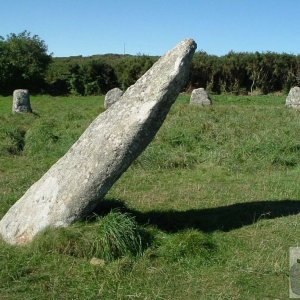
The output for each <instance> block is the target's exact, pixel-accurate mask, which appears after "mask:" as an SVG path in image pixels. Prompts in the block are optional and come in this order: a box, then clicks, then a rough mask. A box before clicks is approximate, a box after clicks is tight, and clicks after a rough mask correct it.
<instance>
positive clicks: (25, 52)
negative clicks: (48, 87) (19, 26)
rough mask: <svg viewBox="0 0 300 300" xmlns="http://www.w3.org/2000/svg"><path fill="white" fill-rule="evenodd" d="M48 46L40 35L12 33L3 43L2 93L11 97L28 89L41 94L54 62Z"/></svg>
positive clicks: (0, 55) (0, 65)
mask: <svg viewBox="0 0 300 300" xmlns="http://www.w3.org/2000/svg"><path fill="white" fill-rule="evenodd" d="M47 50H48V49H47V46H46V44H45V42H44V41H43V40H41V39H40V38H39V36H37V35H33V36H32V35H31V33H30V32H28V31H23V32H21V33H19V34H15V33H11V34H9V35H8V36H7V37H6V39H4V38H3V37H1V39H0V69H1V73H0V93H1V94H11V93H12V91H13V90H14V89H17V88H27V89H29V90H30V91H31V92H41V91H42V89H43V87H44V76H45V72H46V69H47V67H48V65H49V63H50V62H51V60H52V58H51V55H49V54H47Z"/></svg>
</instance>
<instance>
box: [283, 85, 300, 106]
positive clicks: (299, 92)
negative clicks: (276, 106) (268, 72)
mask: <svg viewBox="0 0 300 300" xmlns="http://www.w3.org/2000/svg"><path fill="white" fill-rule="evenodd" d="M285 105H286V106H287V107H291V108H296V109H300V87H298V86H295V87H293V88H291V90H290V92H289V94H288V96H287V98H286V101H285Z"/></svg>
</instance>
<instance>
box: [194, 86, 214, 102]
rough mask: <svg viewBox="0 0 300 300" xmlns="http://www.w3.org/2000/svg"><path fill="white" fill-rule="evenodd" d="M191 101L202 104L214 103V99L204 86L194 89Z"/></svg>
mask: <svg viewBox="0 0 300 300" xmlns="http://www.w3.org/2000/svg"><path fill="white" fill-rule="evenodd" d="M190 103H191V104H195V105H202V106H206V105H212V101H211V99H210V97H209V95H208V93H207V92H206V91H205V89H204V88H199V89H195V90H193V91H192V95H191V100H190Z"/></svg>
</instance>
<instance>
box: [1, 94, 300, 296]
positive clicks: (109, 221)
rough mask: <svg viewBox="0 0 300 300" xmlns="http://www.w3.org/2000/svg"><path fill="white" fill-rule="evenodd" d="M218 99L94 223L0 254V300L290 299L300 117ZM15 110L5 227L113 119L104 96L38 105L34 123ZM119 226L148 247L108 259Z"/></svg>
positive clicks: (139, 169) (176, 126)
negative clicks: (40, 183)
mask: <svg viewBox="0 0 300 300" xmlns="http://www.w3.org/2000/svg"><path fill="white" fill-rule="evenodd" d="M213 100H214V105H213V106H212V107H210V108H209V107H204V108H203V107H195V106H190V105H189V104H188V102H189V97H188V95H181V96H179V97H178V99H177V101H176V103H175V105H174V106H173V107H172V110H171V112H170V114H169V115H168V117H167V120H166V122H165V123H164V124H163V126H162V128H161V129H160V131H159V133H158V134H157V136H156V138H155V139H154V141H153V142H152V143H151V144H150V145H149V147H148V148H147V149H146V150H145V152H144V153H143V154H142V155H141V156H140V157H139V158H138V159H137V160H136V161H135V162H134V163H133V164H132V166H131V167H130V168H129V169H128V171H127V172H126V173H125V174H123V176H122V177H121V178H120V180H119V181H118V182H117V183H116V184H115V185H114V187H113V188H112V189H111V191H110V192H109V193H108V195H107V196H106V198H105V199H104V200H103V201H102V202H100V203H99V207H98V208H97V209H96V210H95V212H94V214H93V215H91V217H90V218H88V219H87V220H83V221H82V222H78V223H76V224H74V225H72V226H71V227H70V228H68V229H65V230H62V229H56V230H49V231H47V232H46V233H44V234H42V235H41V236H39V237H38V238H37V239H36V241H35V242H34V243H32V244H31V245H29V246H26V247H13V246H8V245H6V244H5V243H4V242H0V299H1V300H2V299H287V298H288V292H289V289H288V275H289V266H288V250H289V247H292V246H297V245H298V244H299V241H300V238H299V237H300V226H299V217H298V213H299V212H300V200H299V199H300V189H299V184H298V181H299V177H300V139H299V137H300V136H299V132H300V112H298V111H293V110H290V109H286V108H285V107H284V102H285V97H283V96H281V97H280V96H273V95H268V96H251V97H250V96H230V95H229V96H228V95H221V96H214V97H213ZM11 102H12V99H11V98H10V97H5V98H4V97H0V203H1V205H0V218H1V217H2V216H3V215H4V214H5V213H6V211H7V210H8V209H9V207H10V206H11V205H12V204H13V203H14V202H15V201H16V200H18V199H19V198H20V197H21V196H22V195H23V193H24V192H25V191H26V190H27V189H28V188H29V187H30V185H31V184H32V183H33V182H35V181H36V180H37V179H39V178H40V177H41V175H42V174H44V173H45V172H46V171H47V169H48V168H49V167H50V166H51V165H52V164H53V163H54V162H55V161H56V160H57V159H58V158H59V157H61V156H62V155H63V154H64V153H65V152H66V151H67V150H68V149H69V147H70V146H71V145H72V144H73V143H74V142H75V141H76V139H77V138H78V137H79V136H80V134H81V133H82V132H83V131H84V129H85V128H86V127H87V126H88V125H89V124H90V122H91V121H92V120H93V119H94V118H95V117H96V116H97V115H98V114H99V113H101V112H102V111H103V97H82V98H79V97H78V98H76V97H73V98H71V97H70V98H63V97H57V98H55V97H47V96H36V97H32V99H31V102H32V107H33V110H34V112H35V114H29V115H27V114H26V115H13V114H12V113H11V105H12V103H11ZM111 211H112V212H111ZM95 214H97V217H93V216H94V215H95ZM113 222H115V223H117V225H113ZM122 222H123V223H122ZM121 223H122V224H124V227H126V226H127V227H126V228H129V229H130V230H131V229H132V231H130V230H129V231H128V233H126V235H127V234H128V235H127V236H129V235H130V234H133V235H136V236H138V238H139V239H140V240H141V243H140V245H139V247H135V248H134V249H133V248H130V246H128V248H126V247H127V246H126V245H125V246H124V248H122V249H123V250H124V251H123V250H122V251H121V250H120V251H115V252H113V253H112V247H110V246H109V245H108V246H107V247H108V250H107V251H106V252H103V251H102V250H101V251H102V252H101V251H100V250H99V249H98V248H97V247H100V248H101V247H102V246H101V245H102V244H101V243H106V242H107V240H105V241H104V239H103V233H104V234H106V233H107V228H110V227H109V226H118V224H121ZM105 226H106V227H105ZM107 226H108V227H107ZM119 228H120V230H121V228H122V227H119ZM122 230H123V229H122ZM125 232H127V231H126V230H125ZM101 233H102V235H101ZM108 239H109V238H108ZM103 247H104V246H103ZM109 247H110V248H109ZM120 247H123V246H120ZM101 249H102V248H101ZM98 250H99V251H98ZM93 256H96V257H98V258H102V259H104V260H105V264H104V265H101V266H94V265H91V264H90V259H91V258H92V257H93Z"/></svg>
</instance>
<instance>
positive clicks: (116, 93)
mask: <svg viewBox="0 0 300 300" xmlns="http://www.w3.org/2000/svg"><path fill="white" fill-rule="evenodd" d="M122 95H123V91H122V90H120V89H119V88H114V89H112V90H110V91H108V92H107V93H106V95H105V99H104V108H105V109H108V108H109V107H111V106H112V105H113V104H114V103H116V102H117V101H119V100H120V98H121V97H122Z"/></svg>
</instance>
